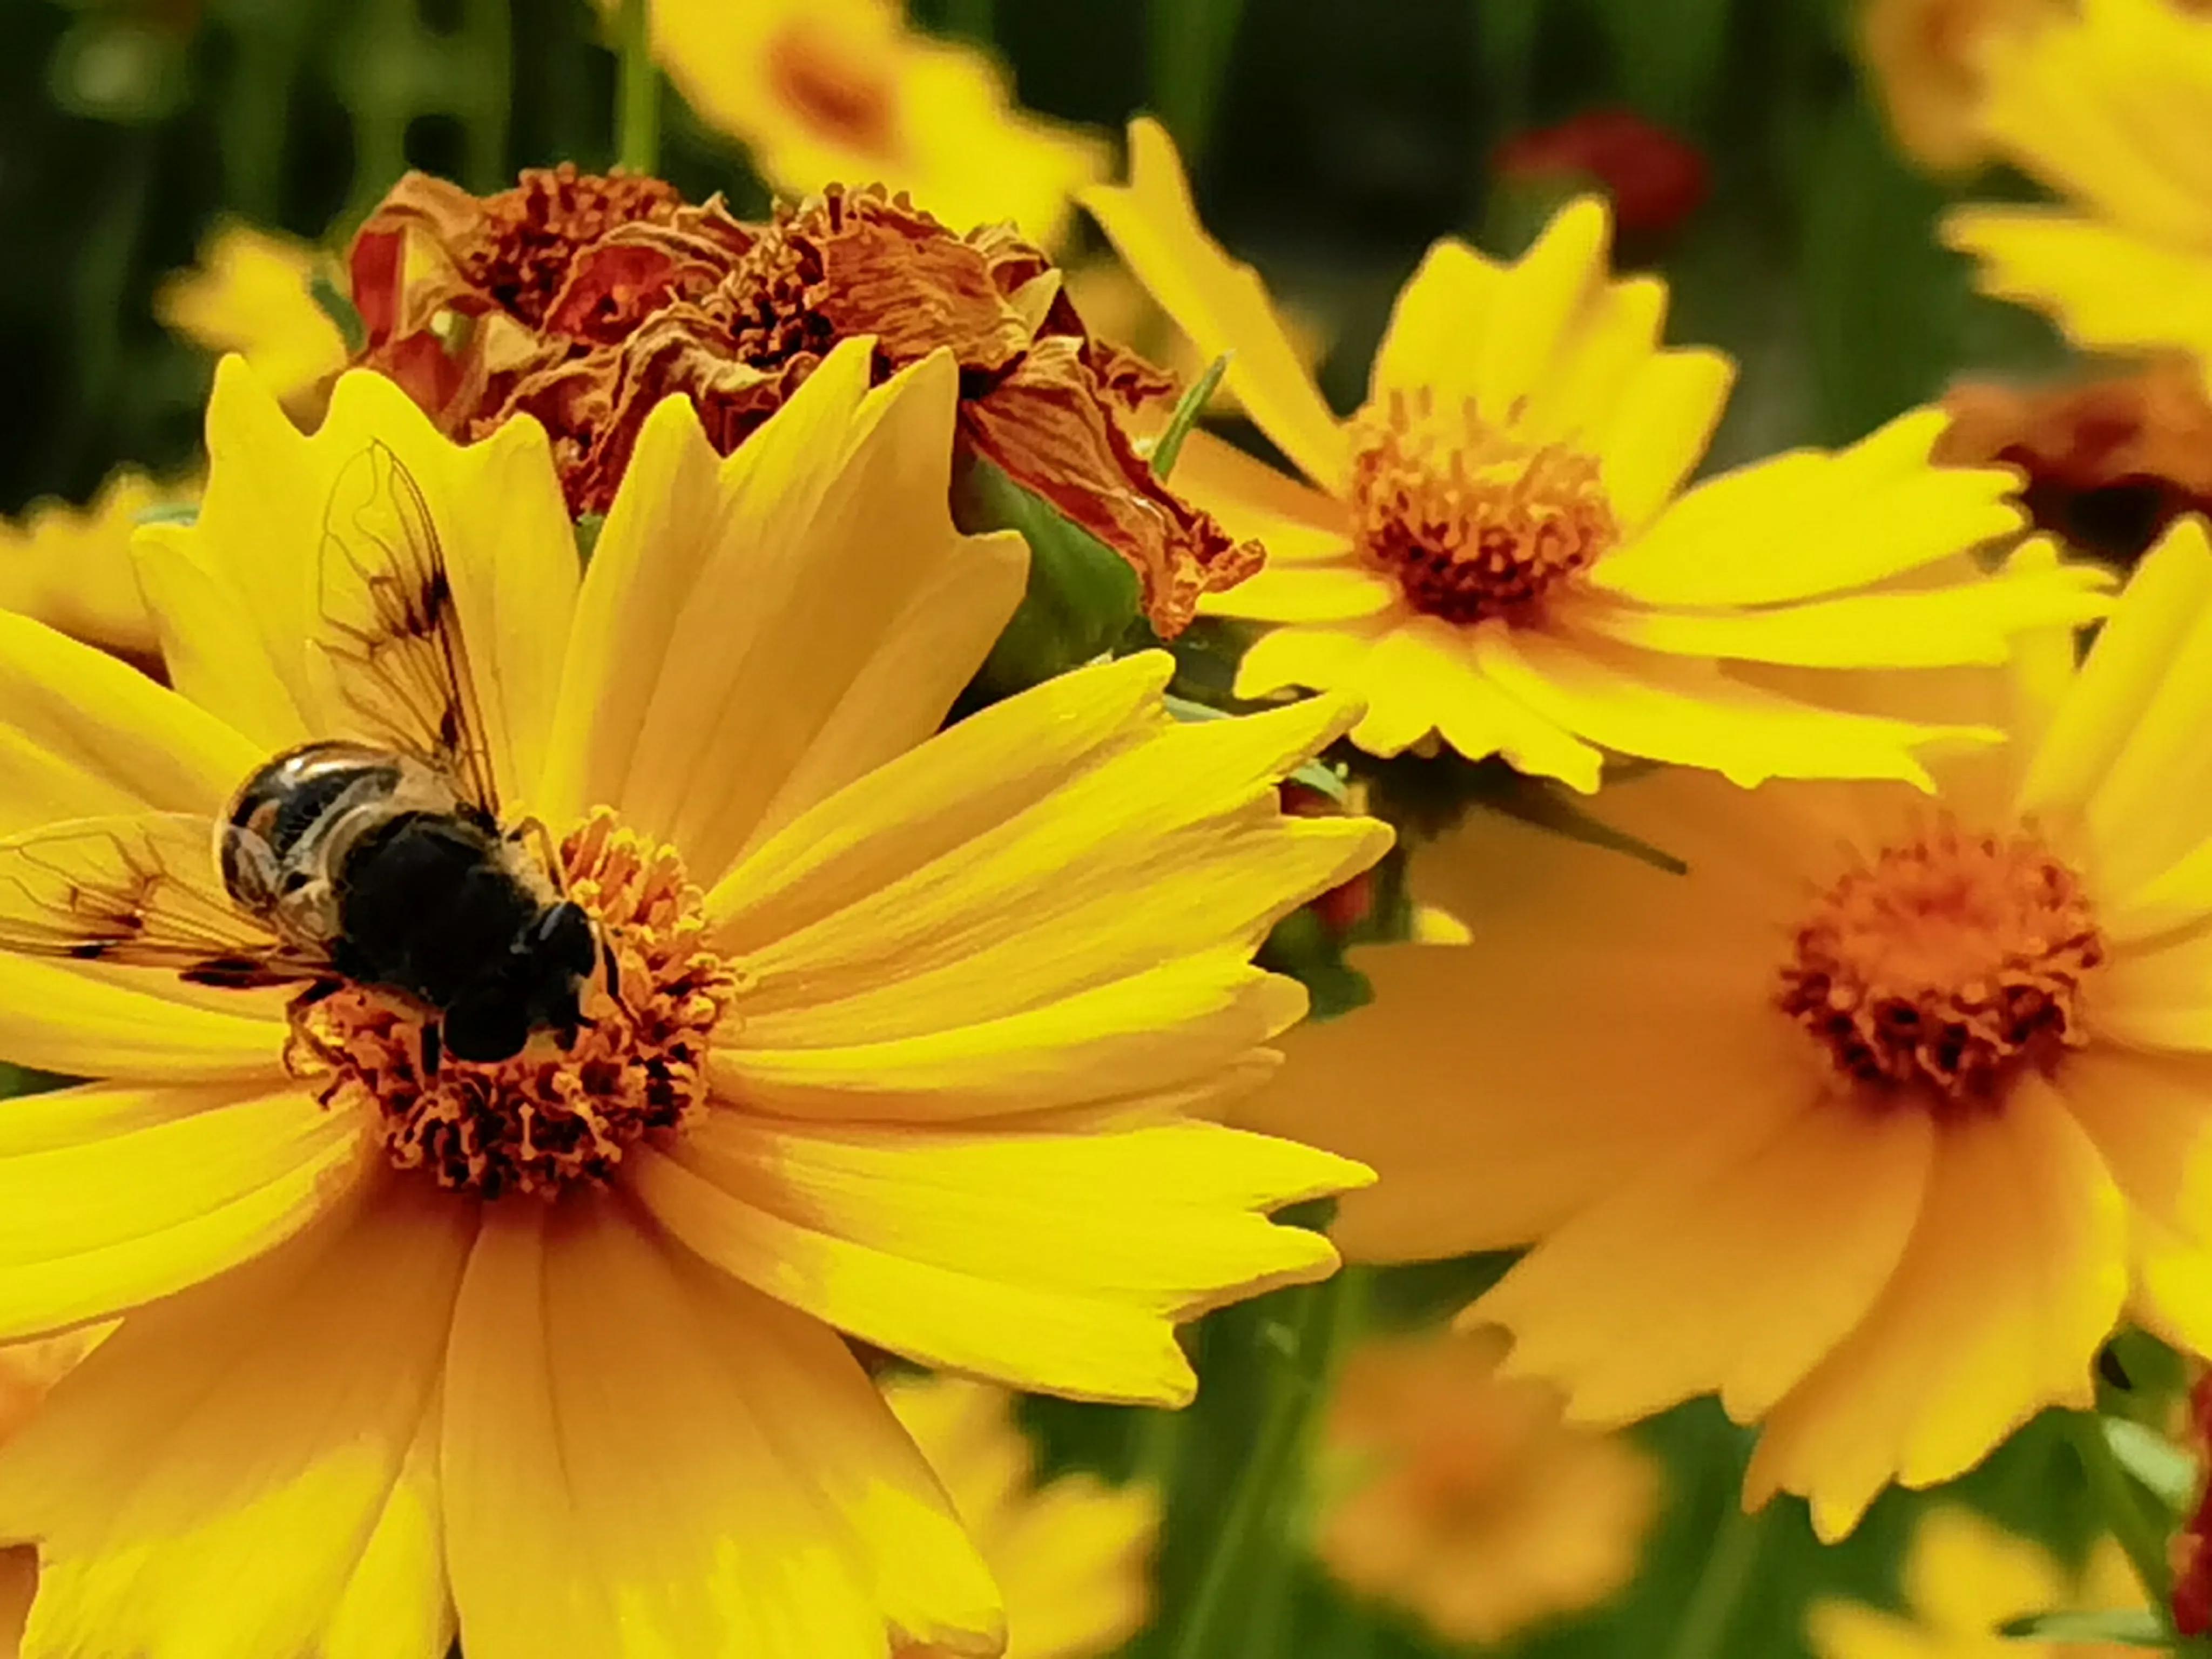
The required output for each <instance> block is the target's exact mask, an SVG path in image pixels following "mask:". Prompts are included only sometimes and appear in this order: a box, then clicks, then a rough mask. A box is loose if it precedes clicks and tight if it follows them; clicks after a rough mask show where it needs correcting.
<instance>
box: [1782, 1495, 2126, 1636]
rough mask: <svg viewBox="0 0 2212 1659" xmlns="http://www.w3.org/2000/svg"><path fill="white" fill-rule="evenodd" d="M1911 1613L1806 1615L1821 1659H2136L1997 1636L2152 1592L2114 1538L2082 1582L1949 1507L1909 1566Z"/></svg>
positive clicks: (1837, 1608) (1936, 1517)
mask: <svg viewBox="0 0 2212 1659" xmlns="http://www.w3.org/2000/svg"><path fill="white" fill-rule="evenodd" d="M1904 1589H1905V1612H1904V1613H1888V1612H1885V1611H1883V1610H1881V1609H1880V1608H1877V1607H1869V1606H1867V1605H1866V1604H1865V1603H1863V1602H1860V1601H1844V1600H1842V1599H1840V1598H1837V1597H1823V1598H1821V1599H1820V1600H1819V1601H1814V1603H1813V1604H1812V1606H1811V1607H1808V1609H1807V1610H1806V1634H1807V1636H1808V1638H1810V1639H1811V1642H1812V1647H1813V1651H1814V1654H1815V1655H1816V1656H1817V1659H2018V1656H2020V1655H2021V1654H2023V1653H2027V1654H2032V1655H2038V1656H2041V1659H2126V1656H2128V1655H2130V1654H2132V1653H2135V1652H2136V1651H2139V1650H2136V1649H2134V1648H2130V1647H2124V1646H2121V1645H2118V1644H2110V1643H2102V1642H2069V1643H2040V1642H2039V1643H2031V1644H2027V1645H2025V1646H2023V1645H2022V1644H2021V1643H2020V1642H2018V1641H2015V1640H2013V1639H2010V1638H2006V1637H2002V1636H2000V1635H1998V1634H1997V1632H1998V1630H1999V1629H2000V1628H2001V1627H2002V1626H2005V1625H2007V1624H2008V1623H2010V1622H2011V1621H2012V1620H2015V1619H2019V1618H2022V1617H2025V1616H2027V1614H2030V1613H2054V1612H2068V1613H2074V1612H2104V1611H2106V1609H2109V1608H2118V1607H2141V1606H2142V1604H2143V1596H2142V1587H2141V1586H2140V1585H2138V1584H2137V1583H2136V1579H2135V1575H2134V1574H2133V1573H2132V1572H2130V1571H2129V1568H2128V1563H2127V1557H2126V1556H2125V1555H2124V1554H2123V1553H2121V1551H2120V1547H2119V1546H2118V1544H2116V1543H2114V1542H2113V1541H2112V1540H2111V1539H2109V1538H2107V1539H2106V1540H2104V1541H2101V1542H2100V1544H2099V1545H2098V1546H2097V1547H2096V1549H2095V1550H2094V1551H2093V1553H2091V1555H2090V1557H2089V1561H2088V1565H2087V1567H2086V1568H2085V1569H2084V1570H2083V1571H2082V1573H2081V1576H2080V1577H2079V1578H2078V1579H2077V1578H2076V1577H2075V1575H2074V1574H2072V1573H2069V1572H2067V1571H2064V1570H2063V1568H2061V1567H2060V1566H2059V1565H2058V1563H2057V1561H2055V1560H2053V1559H2051V1554H2050V1553H2049V1552H2048V1551H2046V1550H2045V1549H2044V1548H2043V1547H2042V1546H2041V1545H2039V1544H2035V1543H2031V1542H2030V1541H2028V1540H2027V1539H2025V1538H2016V1537H2015V1536H2013V1535H2012V1534H2009V1533H2008V1532H2005V1531H2003V1530H2002V1529H2001V1528H1998V1527H1997V1526H1996V1525H1995V1524H1994V1523H1993V1522H1990V1521H1987V1520H1984V1518H1983V1517H1982V1516H1978V1515H1976V1514H1975V1513H1973V1511H1972V1510H1965V1509H1960V1508H1958V1507H1956V1506H1955V1505H1950V1504H1945V1505H1942V1506H1941V1507H1939V1508H1936V1509H1933V1510H1929V1512H1928V1513H1927V1514H1926V1515H1925V1516H1922V1517H1921V1520H1920V1522H1919V1524H1918V1525H1917V1527H1916V1528H1915V1529H1914V1531H1913V1534H1912V1544H1911V1551H1910V1553H1908V1554H1907V1555H1906V1557H1905V1586H1904Z"/></svg>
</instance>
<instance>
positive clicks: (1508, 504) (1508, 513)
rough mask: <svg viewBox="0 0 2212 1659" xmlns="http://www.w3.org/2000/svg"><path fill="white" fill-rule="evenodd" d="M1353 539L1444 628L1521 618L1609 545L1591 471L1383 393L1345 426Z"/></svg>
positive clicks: (1469, 417) (1561, 449)
mask: <svg viewBox="0 0 2212 1659" xmlns="http://www.w3.org/2000/svg"><path fill="white" fill-rule="evenodd" d="M1353 431H1354V435H1355V438H1356V447H1355V451H1354V453H1353V457H1352V523H1353V533H1354V535H1355V536H1356V537H1357V538H1358V544H1359V549H1360V552H1361V554H1362V555H1363V556H1364V557H1365V558H1366V559H1367V560H1368V561H1369V562H1370V563H1372V564H1374V565H1376V566H1377V567H1378V568H1382V569H1383V570H1386V571H1388V572H1389V573H1390V574H1392V575H1394V576H1395V577H1396V578H1397V579H1398V584H1399V586H1400V587H1401V590H1402V591H1403V592H1404V593H1405V595H1406V602H1407V604H1408V605H1412V606H1413V608H1414V609H1415V610H1417V611H1426V612H1428V614H1429V615H1431V616H1432V617H1443V619H1444V620H1445V621H1446V622H1452V623H1478V622H1487V621H1489V620H1491V619H1492V617H1503V618H1504V619H1505V620H1507V621H1509V622H1525V621H1528V620H1529V619H1530V618H1531V617H1532V616H1533V615H1534V612H1535V611H1537V609H1538V607H1539V606H1540V605H1541V603H1542V601H1543V599H1544V596H1545V595H1546V594H1547V593H1548V592H1551V590H1552V589H1553V587H1554V586H1557V585H1558V584H1559V582H1560V581H1562V580H1565V579H1566V578H1567V577H1570V576H1571V575H1573V574H1575V573H1576V572H1577V571H1578V570H1581V569H1583V568H1586V567H1587V566H1589V564H1590V563H1591V562H1593V561H1595V559H1596V558H1597V557H1598V556H1599V555H1601V554H1602V553H1603V552H1604V551H1605V550H1607V548H1609V547H1611V546H1612V545H1613V544H1614V543H1615V542H1616V541H1618V540H1620V526H1619V525H1618V524H1617V523H1616V522H1615V521H1614V519H1613V507H1612V505H1611V503H1610V502H1608V501H1607V500H1606V495H1605V489H1604V486H1603V484H1602V483H1601V482H1600V479H1599V477H1598V465H1597V463H1596V462H1595V460H1593V459H1590V458H1589V456H1587V455H1583V454H1581V453H1577V451H1575V450H1572V449H1570V448H1568V447H1566V446H1565V445H1563V444H1546V445H1543V446H1541V447H1530V446H1528V445H1526V444H1522V443H1518V442H1516V441H1514V440H1513V439H1511V438H1509V437H1507V436H1506V435H1504V434H1503V433H1501V432H1498V431H1497V430H1495V429H1494V428H1491V427H1489V426H1487V425H1486V424H1485V423H1484V422H1482V421H1480V420H1479V419H1478V418H1477V417H1476V416H1475V413H1474V409H1473V407H1472V405H1469V406H1468V407H1467V408H1465V409H1463V410H1462V411H1461V412H1460V413H1459V415H1458V416H1455V417H1451V416H1439V415H1438V414H1437V412H1436V410H1434V408H1433V407H1432V404H1431V399H1430V398H1429V397H1428V395H1427V394H1426V393H1425V392H1424V393H1420V394H1418V395H1416V396H1415V397H1413V398H1407V397H1406V396H1405V395H1403V394H1402V393H1399V392H1393V393H1391V394H1390V396H1389V400H1388V402H1387V403H1385V404H1380V405H1378V404H1369V405H1368V406H1367V408H1366V409H1365V410H1362V411H1361V413H1360V415H1359V416H1358V419H1357V420H1356V421H1355V422H1354V423H1353Z"/></svg>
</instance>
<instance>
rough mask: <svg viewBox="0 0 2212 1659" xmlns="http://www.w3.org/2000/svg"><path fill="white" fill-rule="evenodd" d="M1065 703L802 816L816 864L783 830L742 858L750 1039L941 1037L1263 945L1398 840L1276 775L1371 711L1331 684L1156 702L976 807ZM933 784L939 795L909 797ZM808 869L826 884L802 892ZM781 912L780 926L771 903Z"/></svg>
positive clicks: (954, 737)
mask: <svg viewBox="0 0 2212 1659" xmlns="http://www.w3.org/2000/svg"><path fill="white" fill-rule="evenodd" d="M1099 678H1101V679H1102V680H1103V679H1104V678H1106V676H1105V675H1104V674H1103V673H1102V674H1101V675H1100V676H1099ZM1124 683H1125V684H1136V685H1138V686H1139V687H1143V686H1145V685H1146V682H1145V681H1135V682H1130V681H1127V680H1125V682H1124ZM1150 683H1151V684H1157V680H1156V678H1154V679H1152V681H1151V682H1150ZM1040 689H1041V690H1042V689H1043V688H1040ZM1065 695H1066V693H1065V692H1063V693H1061V694H1060V696H1065ZM1154 695H1156V694H1154ZM1147 702H1149V699H1147ZM1024 704H1026V705H1028V706H1027V707H1024V706H1023V705H1024ZM1058 706H1059V701H1058V697H1057V696H1050V697H1039V696H1037V695H1036V693H1030V694H1025V695H1024V696H1023V697H1018V698H1014V699H1012V700H1010V701H1009V702H1006V703H1004V704H1000V705H999V707H998V708H994V709H992V710H990V711H987V714H984V715H978V716H975V717H974V718H972V719H970V720H964V721H962V722H960V723H959V724H958V725H957V726H953V727H952V728H951V730H949V731H948V732H945V733H943V734H942V735H941V736H939V738H935V739H933V740H932V741H931V742H930V743H928V744H925V745H923V746H922V747H921V748H920V749H918V750H914V751H912V753H911V754H910V755H908V757H906V758H905V760H904V761H902V762H901V763H897V764H896V766H895V767H893V768H886V769H884V770H883V771H880V772H878V773H877V774H876V775H874V776H873V777H871V778H869V779H867V780H866V781H863V783H861V784H860V785H858V786H855V787H854V790H853V791H851V792H850V793H849V795H848V796H841V797H837V798H835V799H831V800H829V801H828V802H825V803H824V804H823V805H822V806H821V807H819V808H817V809H816V811H815V812H814V813H811V814H810V815H808V817H805V818H802V819H800V820H799V822H798V823H794V824H793V825H792V826H791V828H790V829H787V831H785V832H784V836H783V837H779V841H782V840H784V839H785V838H788V842H789V843H790V845H791V846H792V847H793V848H807V849H809V850H808V851H806V852H800V853H799V854H798V858H799V859H800V860H806V862H805V863H801V864H799V865H798V866H797V867H796V868H790V867H788V866H787V870H786V871H785V872H778V871H777V869H776V866H778V865H781V864H783V863H784V862H785V860H786V859H787V857H788V856H789V854H787V853H786V852H785V851H784V850H782V849H781V848H779V846H778V844H777V843H776V842H771V843H770V844H769V846H768V847H767V848H763V851H762V854H761V858H760V866H761V867H760V868H758V869H756V868H755V866H754V865H753V864H752V863H750V862H749V863H747V864H746V865H743V866H739V867H738V870H737V871H736V872H732V877H731V884H732V887H733V889H734V890H735V893H736V896H737V899H738V903H739V904H740V905H741V906H742V907H743V908H741V909H738V910H736V911H734V912H730V913H726V931H725V932H724V933H723V938H724V939H725V940H726V941H727V943H728V945H730V946H731V947H733V948H734V947H735V946H736V945H737V944H738V941H739V940H744V939H757V940H758V941H759V943H757V945H752V946H751V948H750V949H747V950H745V951H744V953H743V956H742V957H741V963H740V966H741V971H742V972H743V974H744V981H745V989H744V1007H743V1010H742V1015H743V1021H744V1041H745V1042H747V1043H749V1044H758V1045H760V1046H763V1047H768V1048H800V1047H805V1048H812V1047H821V1046H836V1045H842V1044H846V1043H851V1042H864V1041H866V1042H874V1041H882V1040H884V1039H888V1038H891V1037H898V1036H921V1035H924V1034H927V1033H930V1032H934V1031H940V1030H947V1029H951V1028H955V1027H958V1026H963V1025H968V1024H974V1023H975V1022H977V1021H979V1020H984V1019H992V1018H999V1017H1000V1016H1002V1015H1006V1014H1012V1013H1017V1012H1022V1011H1024V1010H1025V1009H1029V1008H1033V1007H1036V1006H1039V1005H1041V1004H1042V1003H1044V1002H1047V1001H1050V1000H1056V999H1058V998H1060V997H1062V996H1066V995H1069V994H1073V993H1075V992H1078V991H1081V990H1084V989H1087V988H1089V987H1093V986H1097V985H1102V984H1104V983H1106V982H1108V981H1111V980H1115V979H1119V978H1121V977H1123V976H1125V975H1128V974H1130V973H1133V972H1137V971H1139V970H1140V969H1144V968H1146V967H1150V966H1152V965H1154V964H1157V963H1161V962H1164V961H1169V960H1172V959H1174V958H1176V957H1182V956H1188V955H1196V954H1200V953H1204V952H1207V951H1216V950H1219V949H1221V948H1223V947H1225V946H1230V945H1241V946H1242V947H1243V948H1245V949H1249V948H1252V947H1254V946H1255V945H1257V944H1258V943H1259V941H1260V939H1261V937H1263V936H1264V934H1265V933H1266V931H1267V928H1269V927H1272V926H1273V924H1274V922H1275V921H1277V920H1279V918H1280V917H1282V916H1283V915H1286V914H1287V913H1288V912H1289V911H1290V910H1291V908H1295V907H1296V906H1297V905H1298V904H1301V903H1303V902H1305V900H1307V899H1309V898H1310V897H1312V896H1315V895H1316V894H1317V893H1320V892H1322V891H1325V890H1327V889H1328V888H1329V887H1332V886H1334V885H1335V884H1338V883H1339V882H1341V881H1343V880H1344V879H1346V878H1347V877H1348V876H1350V875H1351V874H1352V872H1355V871H1358V870H1361V869H1364V868H1365V867H1367V866H1369V865H1370V864H1372V863H1373V862H1374V861H1375V860H1376V859H1377V858H1379V857H1380V856H1381V855H1382V854H1383V851H1384V850H1385V849H1386V848H1387V847H1388V846H1389V831H1388V830H1387V829H1384V828H1383V826H1381V825H1379V824H1377V823H1374V822H1372V821H1371V820H1368V819H1364V818H1335V819H1322V818H1291V817H1285V815H1284V814H1283V813H1282V812H1281V811H1280V810H1279V799H1278V796H1277V793H1276V789H1275V785H1276V783H1277V781H1279V780H1280V779H1281V778H1282V777H1284V776H1285V775H1287V774H1288V773H1289V772H1290V771H1291V769H1294V768H1295V767H1296V766H1297V764H1298V763H1300V762H1301V761H1303V760H1304V759H1305V758H1306V757H1309V756H1310V755H1312V754H1313V753H1314V752H1316V750H1318V749H1319V748H1321V747H1322V745H1323V744H1327V743H1328V741H1329V740H1330V739H1331V738H1334V737H1335V736H1337V735H1338V734H1339V733H1340V732H1343V730H1344V729H1345V727H1346V726H1348V725H1350V724H1351V721H1352V714H1353V712H1354V711H1353V710H1352V709H1351V708H1346V707H1345V706H1344V705H1342V704H1340V703H1336V702H1331V701H1329V700H1325V699H1315V700H1313V701H1311V702H1304V703H1297V704H1292V705H1291V706H1289V707H1287V708H1280V709H1276V710H1273V711H1271V712H1269V713H1267V714H1255V715H1249V716H1244V717H1242V718H1236V719H1228V720H1211V721H1202V722H1198V723H1195V724H1189V725H1183V724H1179V723H1176V722H1174V721H1171V720H1165V719H1164V717H1161V716H1159V715H1158V714H1157V713H1156V712H1153V710H1152V708H1147V707H1146V704H1144V703H1140V704H1139V706H1138V708H1137V709H1136V711H1135V712H1136V714H1137V719H1138V720H1139V722H1141V724H1140V725H1139V726H1138V728H1137V732H1135V733H1133V734H1132V735H1136V736H1137V737H1138V740H1137V741H1135V742H1133V743H1127V742H1124V743H1122V744H1115V745H1111V746H1109V747H1108V748H1107V749H1106V750H1105V751H1104V752H1103V753H1102V754H1099V755H1097V757H1096V759H1097V763H1096V764H1094V765H1091V766H1090V767H1088V768H1087V769H1084V770H1082V771H1080V772H1078V773H1076V774H1075V775H1073V776H1072V777H1068V778H1066V780H1064V781H1060V782H1059V787H1055V788H1053V789H1052V791H1051V793H1048V794H1046V795H1044V796H1042V798H1041V799H1036V801H1035V804H1034V805H1029V806H1028V807H1027V808H1026V810H1023V811H1018V812H1016V813H1015V814H1014V815H1013V816H1012V817H1002V818H999V819H996V820H995V821H991V822H988V823H984V824H977V823H975V822H974V820H973V819H972V818H971V817H969V813H970V812H971V811H972V810H973V808H972V805H971V803H974V802H980V801H984V800H988V799H992V798H993V797H994V795H997V794H999V793H1000V792H1001V791H1002V790H1003V788H1004V787H1005V782H1006V781H1005V780H1004V779H1003V778H1001V777H999V776H997V775H994V773H993V772H992V771H990V770H988V769H987V768H988V767H990V765H991V764H992V763H994V760H995V758H996V757H997V755H998V754H1000V752H1002V748H1001V745H1002V744H1004V742H1005V739H1006V736H1007V735H1009V734H1016V733H1018V732H1021V731H1022V729H1023V728H1024V726H1026V727H1028V728H1029V729H1030V731H1031V732H1041V731H1042V722H1043V720H1047V719H1049V718H1051V717H1052V715H1053V714H1054V712H1055V711H1056V708H1058ZM1002 709H1003V710H1006V711H1007V712H1006V714H1003V715H1002V714H1000V710H1002ZM993 716H997V717H998V718H996V719H995V720H993V724H992V728H991V729H990V730H988V731H985V732H975V731H970V730H969V728H970V727H973V726H978V725H979V724H980V723H981V722H982V721H983V720H986V719H990V718H991V717H993ZM1146 728H1149V729H1146ZM1085 758H1091V757H1085ZM925 789H926V790H927V791H929V792H930V793H931V794H932V795H933V798H934V799H936V800H937V802H938V803H939V804H938V805H937V806H936V808H935V809H933V811H908V810H905V809H907V808H908V807H909V806H911V805H912V804H913V802H914V800H915V792H917V791H922V790H925ZM963 798H964V799H963ZM1001 798H1003V797H1001ZM933 819H934V820H935V821H934V822H933V821H932V820H933ZM948 832H951V833H948ZM779 876H780V877H781V878H780V879H778V878H777V877H779ZM802 883H803V884H804V885H805V887H806V888H811V890H812V891H811V892H804V893H802V892H800V891H796V890H793V889H794V888H797V887H798V886H799V884H802ZM715 902H716V897H715V896H713V895H710V896H709V911H710V914H714V908H715ZM778 912H780V913H781V917H782V919H783V925H782V926H781V927H778V928H777V929H776V930H775V932H773V933H768V932H767V930H766V929H765V928H763V926H762V919H763V916H764V915H771V914H775V913H778ZM802 916H805V917H806V918H807V919H806V920H804V921H802V920H801V918H802Z"/></svg>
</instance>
